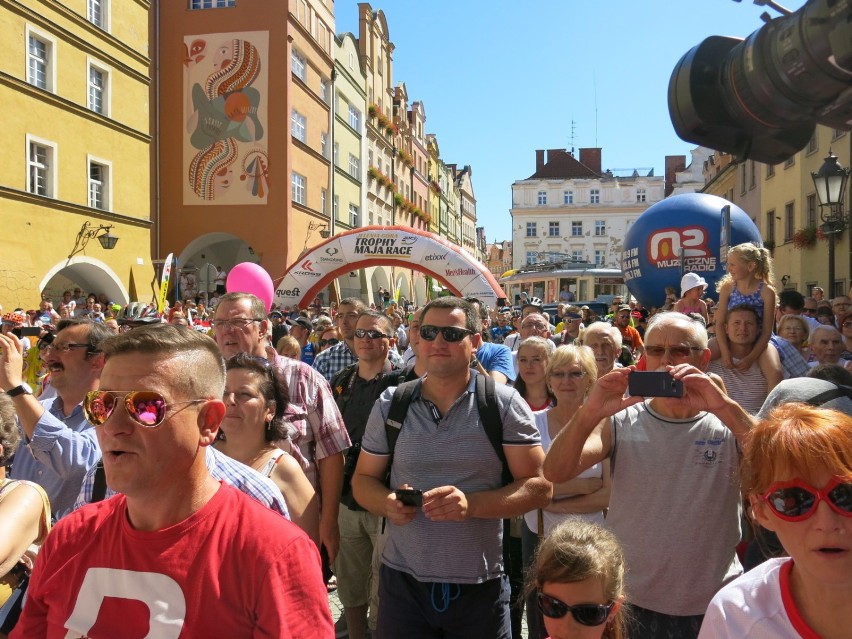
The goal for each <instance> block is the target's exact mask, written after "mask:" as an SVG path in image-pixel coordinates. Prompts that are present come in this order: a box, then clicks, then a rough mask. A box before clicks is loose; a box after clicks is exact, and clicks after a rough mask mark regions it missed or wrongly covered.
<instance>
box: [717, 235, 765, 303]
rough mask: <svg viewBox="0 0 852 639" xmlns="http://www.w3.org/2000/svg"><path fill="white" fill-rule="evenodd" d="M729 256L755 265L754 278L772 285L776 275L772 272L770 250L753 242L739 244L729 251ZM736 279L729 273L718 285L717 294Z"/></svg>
mask: <svg viewBox="0 0 852 639" xmlns="http://www.w3.org/2000/svg"><path fill="white" fill-rule="evenodd" d="M728 255H735V256H737V257H738V258H740V259H741V260H743V261H744V262H746V263H748V264H755V265H756V268H755V269H754V277H755V278H756V279H758V280H763V281H764V282H766V283H767V284H770V285H771V284H772V280H773V279H775V275H774V274H773V272H772V255H771V254H770V252H769V249H767V248H764V247H762V246H758V245H757V244H754V243H753V242H745V243H744V244H737V245H736V246H735V247H734V248H732V249H729V250H728ZM733 281H734V278H733V277H731V274H730V273H728V274H726V275H725V276H724V277H722V278H721V279H720V280H719V281H718V282H717V284H716V292H719V291H721V290H722V286H724V285H725V284H726V283H727V282H733Z"/></svg>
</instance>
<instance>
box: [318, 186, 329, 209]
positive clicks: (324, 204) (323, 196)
mask: <svg viewBox="0 0 852 639" xmlns="http://www.w3.org/2000/svg"><path fill="white" fill-rule="evenodd" d="M327 209H328V190H327V189H320V211H321V212H322V214H323V215H328V210H327Z"/></svg>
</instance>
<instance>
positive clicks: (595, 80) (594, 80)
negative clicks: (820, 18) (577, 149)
mask: <svg viewBox="0 0 852 639" xmlns="http://www.w3.org/2000/svg"><path fill="white" fill-rule="evenodd" d="M592 86H593V87H594V90H595V148H598V75H597V73H596V72H595V71H592Z"/></svg>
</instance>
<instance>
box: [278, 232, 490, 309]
mask: <svg viewBox="0 0 852 639" xmlns="http://www.w3.org/2000/svg"><path fill="white" fill-rule="evenodd" d="M367 266H401V267H403V268H410V269H413V270H415V271H420V272H421V273H425V274H426V275H429V276H431V277H433V278H435V279H436V280H440V281H441V282H443V283H444V284H446V286H447V288H448V289H449V290H450V291H451V292H452V293H453V294H454V295H458V296H460V297H465V296H473V297H476V298H478V299H480V300H482V301H483V302H484V303H485V304H488V305H489V306H491V307H492V308H493V307H495V306H496V305H497V300H498V299H499V298H503V297H505V293H504V292H503V289H502V288H501V287H500V285H499V284H498V283H497V280H496V279H495V278H494V275H492V274H491V272H490V271H488V270H487V269H485V267H484V266H483V265H482V264H481V263H479V262H478V261H477V260H476V259H474V258H473V256H471V255H470V254H468V253H467V252H466V251H464V250H462V248H461V247H459V246H456V245H455V244H451V243H450V242H448V241H446V240H445V239H443V238H441V237H438V236H437V235H435V234H434V233H429V232H428V231H421V230H416V229H412V228H408V227H403V226H367V227H364V228H359V229H352V230H351V231H344V232H343V233H339V234H337V235H335V236H334V237H331V238H329V239H328V240H326V241H324V242H322V243H320V244H318V245H316V246H315V247H313V248H312V249H311V250H310V251H308V252H307V253H305V254H303V255H302V256H301V257H300V258H299V259H298V260H297V261H296V262H295V263H294V264H291V265H290V267H289V268H288V269H287V273H286V274H285V275H284V277H283V279H282V280H281V281H280V282H278V283H277V286H276V287H275V303H276V304H278V305H279V306H295V305H298V306H304V305H305V304H307V303H309V302H310V301H311V300H312V299H314V297H315V296H316V295H317V294H318V293H319V292H320V291H322V290H323V289H324V288H325V287H326V286H327V285H328V284H329V283H330V282H332V281H333V280H334V279H335V278H336V277H338V276H339V275H340V274H342V273H348V272H349V271H354V270H357V269H359V268H364V267H367Z"/></svg>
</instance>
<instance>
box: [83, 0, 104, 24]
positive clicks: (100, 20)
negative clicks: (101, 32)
mask: <svg viewBox="0 0 852 639" xmlns="http://www.w3.org/2000/svg"><path fill="white" fill-rule="evenodd" d="M108 4H109V0H87V1H86V19H87V20H88V21H89V22H91V23H92V24H93V25H95V26H96V27H100V28H101V29H106V27H107V21H106V18H107V8H108Z"/></svg>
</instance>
